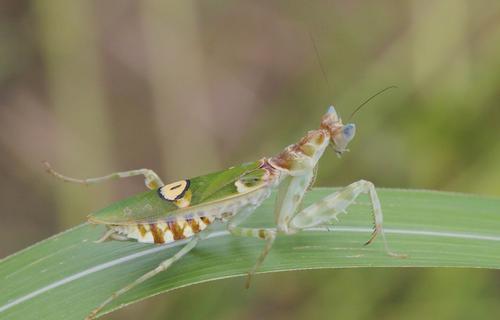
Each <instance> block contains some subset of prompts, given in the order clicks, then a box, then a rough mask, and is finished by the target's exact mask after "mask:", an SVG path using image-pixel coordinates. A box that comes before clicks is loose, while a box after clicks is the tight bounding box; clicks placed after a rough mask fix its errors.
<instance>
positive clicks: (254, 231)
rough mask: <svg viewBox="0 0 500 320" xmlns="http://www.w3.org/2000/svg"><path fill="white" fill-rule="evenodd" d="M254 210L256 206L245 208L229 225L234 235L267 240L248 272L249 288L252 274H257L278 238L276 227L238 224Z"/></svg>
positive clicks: (246, 284)
mask: <svg viewBox="0 0 500 320" xmlns="http://www.w3.org/2000/svg"><path fill="white" fill-rule="evenodd" d="M254 211H255V208H253V207H249V208H247V209H244V210H243V211H242V212H240V213H238V215H236V217H234V218H233V219H232V220H231V221H230V222H229V224H228V226H227V230H228V231H229V232H230V233H231V234H232V235H235V236H240V237H251V238H258V239H262V240H265V241H266V244H265V245H264V249H263V250H262V252H261V254H260V256H259V257H258V258H257V262H255V265H254V266H253V267H252V269H250V271H249V272H248V277H247V281H246V283H245V287H246V288H247V289H248V288H249V287H250V280H251V278H252V276H253V275H254V274H255V272H256V271H257V269H258V268H259V267H260V265H261V264H262V263H263V262H264V260H265V259H266V257H267V254H268V253H269V251H271V248H272V246H273V243H274V240H275V239H276V230H274V229H263V228H243V227H238V224H240V223H241V222H243V221H244V220H246V219H247V218H248V217H249V216H250V215H251V214H252V213H253V212H254Z"/></svg>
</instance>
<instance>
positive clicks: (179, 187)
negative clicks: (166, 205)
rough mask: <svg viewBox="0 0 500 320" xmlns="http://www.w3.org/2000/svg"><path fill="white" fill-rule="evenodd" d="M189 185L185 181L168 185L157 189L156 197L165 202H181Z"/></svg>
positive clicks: (187, 181)
mask: <svg viewBox="0 0 500 320" xmlns="http://www.w3.org/2000/svg"><path fill="white" fill-rule="evenodd" d="M190 184H191V183H190V181H189V180H187V179H186V180H180V181H176V182H172V183H169V184H167V185H164V186H163V187H160V188H159V189H158V195H159V196H160V197H161V198H162V199H164V200H167V201H177V200H181V199H182V198H183V197H184V195H185V194H186V192H187V191H188V190H189V186H190Z"/></svg>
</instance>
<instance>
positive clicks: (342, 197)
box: [289, 180, 404, 257]
mask: <svg viewBox="0 0 500 320" xmlns="http://www.w3.org/2000/svg"><path fill="white" fill-rule="evenodd" d="M362 193H368V195H369V196H370V200H371V204H372V213H373V219H374V229H373V233H372V234H371V237H370V239H369V240H368V241H367V242H366V243H365V245H368V244H370V243H371V242H372V241H373V240H375V238H376V236H377V235H379V234H380V235H381V237H382V240H383V242H384V247H385V251H386V252H387V254H388V255H390V256H396V257H404V256H402V255H399V254H396V253H393V252H392V251H391V250H389V246H388V245H387V240H386V238H385V234H384V229H383V226H382V223H383V215H382V208H381V206H380V200H379V198H378V195H377V191H376V190H375V186H374V185H373V183H371V182H369V181H366V180H359V181H357V182H354V183H352V184H350V185H348V186H347V187H345V188H343V189H341V190H340V191H337V192H335V193H333V194H331V195H329V196H326V197H325V198H323V199H322V200H320V201H318V202H316V203H313V204H312V205H310V206H309V207H307V208H305V209H303V210H301V211H299V212H298V213H297V214H296V215H295V216H294V218H293V219H292V220H291V221H290V224H289V228H290V229H291V230H293V229H295V230H302V229H305V228H310V227H315V226H321V225H325V224H328V223H330V222H331V221H332V220H337V216H338V214H339V213H345V212H346V209H347V208H348V207H349V206H350V205H351V204H352V203H353V202H354V200H355V199H356V198H357V197H358V196H359V195H360V194H362Z"/></svg>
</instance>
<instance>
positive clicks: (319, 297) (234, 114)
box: [0, 0, 500, 319]
mask: <svg viewBox="0 0 500 320" xmlns="http://www.w3.org/2000/svg"><path fill="white" fill-rule="evenodd" d="M309 33H310V34H312V35H313V37H314V39H315V41H316V46H317V48H318V51H319V55H320V56H321V62H320V61H318V59H317V57H316V55H315V51H314V48H313V44H312V42H311V39H310V36H309ZM320 64H322V65H323V66H324V71H325V73H326V74H327V78H328V80H326V79H325V77H324V76H323V75H322V71H321V68H320ZM389 85H397V86H398V87H399V89H397V90H393V91H391V92H390V93H386V94H384V95H383V96H380V97H378V98H376V99H375V100H373V101H372V102H371V103H370V104H369V105H368V106H366V108H364V109H363V110H362V111H361V112H359V113H358V114H357V115H356V116H355V118H354V122H355V123H356V124H357V129H358V131H357V136H356V139H355V140H354V141H353V142H352V143H351V144H350V149H351V152H350V153H348V154H346V155H345V156H344V157H343V158H342V159H340V160H339V159H337V158H336V157H335V156H334V155H333V154H327V155H326V156H325V157H324V159H323V160H322V162H321V164H320V170H319V175H318V179H317V183H316V185H319V186H341V185H346V184H348V183H350V182H352V181H354V180H357V179H360V178H364V179H368V180H371V181H373V182H374V183H375V184H376V185H378V186H381V187H398V188H425V189H437V190H448V191H459V192H471V193H479V194H487V195H497V196H498V195H500V166H499V163H500V139H499V137H500V127H499V126H500V125H499V120H500V106H499V103H498V100H499V99H500V2H499V1H495V0H491V1H465V0H442V1H435V2H431V1H418V0H405V1H347V0H344V1H341V0H334V1H314V2H313V1H293V2H291V1H186V0H184V1H149V0H148V1H142V2H138V1H131V0H127V1H117V0H114V1H63V0H58V1H15V0H4V1H2V2H1V3H0V155H1V156H0V215H1V224H0V257H5V256H7V255H9V254H11V253H14V252H16V251H18V250H20V249H22V248H24V247H26V246H28V245H30V244H33V243H35V242H37V241H39V240H42V239H44V238H46V237H48V236H50V235H52V234H54V233H57V232H60V231H62V230H64V229H66V228H68V227H70V226H73V225H76V224H79V223H81V222H83V221H84V220H85V216H86V214H87V213H89V212H90V211H92V210H95V209H98V208H101V207H103V206H105V205H106V204H108V203H110V202H112V201H114V200H117V199H120V198H122V197H125V196H128V195H131V194H133V193H135V192H138V191H141V190H143V189H144V185H143V184H142V181H141V179H140V178H134V179H128V180H123V181H120V182H110V183H107V184H104V185H99V186H91V187H87V188H86V187H82V186H78V185H69V184H64V183H61V182H59V181H56V180H55V179H53V178H52V177H50V176H48V175H47V174H46V173H45V172H44V170H43V167H42V165H41V161H42V160H48V161H50V162H51V163H52V164H53V166H54V167H55V168H56V169H57V170H59V171H61V172H63V173H65V174H68V175H72V176H77V177H92V176H96V175H103V174H106V173H109V172H112V171H116V170H127V169H136V168H142V167H145V168H151V169H154V170H155V171H156V172H158V173H159V174H160V176H161V177H162V178H163V180H164V181H172V180H176V179H181V178H185V177H190V176H196V175H200V174H204V173H208V172H210V171H215V170H220V169H223V168H226V167H228V166H231V165H232V164H237V163H241V162H244V161H250V160H253V159H258V158H260V157H263V156H269V155H273V154H275V153H277V152H279V151H280V150H281V149H282V148H283V147H284V146H286V145H288V144H290V143H293V142H295V141H296V140H297V139H299V138H300V137H301V136H302V135H303V134H304V133H305V132H306V131H307V130H309V129H313V128H315V127H316V126H317V125H318V122H319V119H320V116H321V115H322V114H323V113H324V112H325V111H326V108H327V106H328V105H329V104H332V103H333V104H334V105H335V106H336V108H337V110H338V112H339V113H340V114H341V115H344V117H348V115H349V114H350V113H351V112H352V110H353V109H354V108H355V107H356V106H357V105H359V103H361V102H362V101H363V100H365V99H366V98H367V97H369V96H370V95H371V94H373V93H375V92H376V91H378V90H380V89H382V88H384V87H386V86H389ZM389 241H390V237H389ZM243 283H244V281H243V279H241V278H238V279H229V280H224V281H217V282H214V283H208V284H202V285H197V286H194V287H189V288H184V289H180V290H177V291H175V292H171V293H168V294H163V295H160V296H157V297H155V298H153V299H148V300H147V301H145V302H142V303H139V304H136V305H133V306H131V307H128V308H125V309H122V310H120V311H118V312H115V313H113V314H111V315H110V316H108V317H107V318H109V319H136V318H138V317H140V318H142V319H165V318H167V319H171V318H175V319H235V318H238V319H266V318H273V319H327V318H328V319H332V318H336V319H400V318H405V319H421V318H428V319H470V318H473V317H474V318H476V319H485V318H491V319H493V318H498V314H499V312H500V304H499V303H498V301H499V300H500V277H499V274H498V272H494V271H488V270H452V269H448V270H447V269H373V268H370V269H350V270H320V271H306V272H290V273H281V274H270V275H261V276H257V277H256V278H255V280H254V282H253V286H252V288H251V289H250V290H244V289H243Z"/></svg>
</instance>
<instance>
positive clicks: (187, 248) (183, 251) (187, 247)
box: [85, 237, 198, 320]
mask: <svg viewBox="0 0 500 320" xmlns="http://www.w3.org/2000/svg"><path fill="white" fill-rule="evenodd" d="M197 243H198V238H196V237H195V238H193V239H192V240H191V241H189V242H188V243H187V244H186V245H185V246H184V247H183V248H182V249H181V250H179V251H178V252H177V253H176V254H174V255H173V256H172V257H170V258H169V259H167V260H165V261H163V262H162V263H160V264H159V265H158V267H156V268H155V269H153V270H151V271H149V272H148V273H145V274H144V275H142V276H141V277H139V278H137V279H136V280H135V281H134V282H131V283H130V284H128V285H127V286H125V287H123V288H121V289H120V290H118V291H116V292H115V293H113V294H112V295H111V296H110V297H109V298H107V299H106V300H104V302H103V303H101V304H100V305H99V306H98V307H97V308H95V309H94V310H92V312H91V313H90V314H89V315H88V316H87V317H86V318H85V320H91V319H94V318H95V316H96V315H97V314H98V313H99V312H100V311H101V310H102V309H103V308H104V307H105V306H107V305H108V304H109V303H110V302H112V301H113V300H115V299H116V298H118V297H119V296H121V295H122V294H124V293H126V292H127V291H129V290H130V289H132V288H134V287H135V286H137V285H139V284H141V283H143V282H144V281H146V280H148V279H150V278H152V277H154V276H155V275H157V274H158V273H160V272H162V271H165V270H167V269H168V268H169V267H170V266H171V265H172V264H173V263H174V262H176V261H178V260H179V259H180V258H182V257H183V256H185V255H186V254H187V253H188V252H189V251H191V250H192V249H193V248H194V247H195V246H196V244H197Z"/></svg>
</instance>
